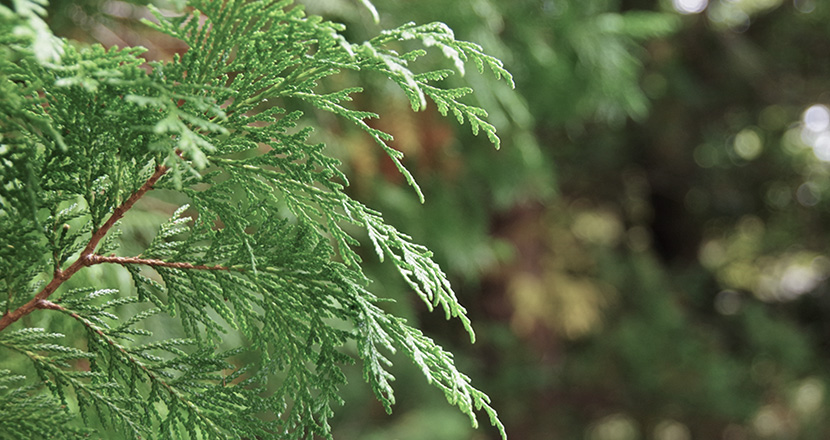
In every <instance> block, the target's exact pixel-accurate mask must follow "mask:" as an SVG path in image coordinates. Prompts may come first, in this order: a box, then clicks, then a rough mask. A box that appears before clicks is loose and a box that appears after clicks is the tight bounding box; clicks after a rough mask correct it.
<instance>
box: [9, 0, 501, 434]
mask: <svg viewBox="0 0 830 440" xmlns="http://www.w3.org/2000/svg"><path fill="white" fill-rule="evenodd" d="M364 3H365V4H367V5H369V7H370V10H372V11H373V8H372V7H371V4H370V3H369V2H364ZM27 4H30V5H31V3H27ZM190 4H191V6H192V8H191V9H189V11H190V12H188V13H186V14H183V15H180V16H172V17H171V16H170V14H163V13H161V12H160V11H158V10H154V13H155V17H156V21H154V22H149V21H148V22H147V23H148V24H149V25H150V26H151V27H153V28H155V29H156V30H158V31H160V32H163V33H165V34H167V35H169V36H171V37H174V38H177V39H179V40H181V41H183V42H184V43H185V44H186V45H187V46H188V50H187V51H186V52H185V53H183V54H181V55H177V56H176V57H175V59H174V60H173V61H171V62H150V63H147V64H146V65H145V60H143V59H142V58H141V54H142V53H143V52H142V49H139V48H127V49H117V48H113V49H104V48H102V47H100V46H91V47H88V48H76V47H74V46H71V45H68V44H65V43H64V42H61V44H60V45H59V49H60V50H59V51H58V52H56V53H59V54H60V59H59V60H55V59H54V58H53V59H52V60H51V61H47V60H46V59H47V58H48V57H45V56H43V53H42V52H40V50H41V49H39V48H38V47H39V46H38V44H40V43H39V41H40V40H39V39H40V38H41V37H39V36H38V34H37V31H38V30H37V29H36V26H38V25H37V24H36V23H37V20H36V19H32V17H39V15H37V14H35V15H31V14H29V15H26V13H22V12H17V13H15V12H12V11H11V10H9V9H7V8H5V7H3V6H0V28H2V30H4V31H6V30H13V29H15V28H16V27H19V26H23V27H27V28H28V29H30V30H32V31H33V32H30V33H28V34H27V33H25V32H24V33H14V34H9V35H7V34H6V33H0V44H3V45H4V47H6V48H8V50H6V51H3V50H0V57H3V56H6V55H7V54H13V57H14V59H9V58H0V92H2V93H3V94H4V96H9V99H3V100H0V113H2V114H1V115H0V116H2V117H0V177H1V178H2V181H3V185H0V202H2V204H0V237H4V240H7V242H6V243H4V244H3V245H2V246H0V272H2V273H3V274H4V277H3V278H2V279H0V292H3V296H2V298H0V306H2V310H3V314H2V316H0V351H2V352H3V355H4V356H5V355H6V354H7V353H9V354H12V355H14V356H17V357H19V358H20V359H21V361H20V362H25V363H26V364H28V365H31V367H32V368H33V371H34V372H35V373H36V377H34V376H33V377H25V376H22V375H18V374H17V373H11V372H9V373H6V372H5V370H2V369H0V393H7V394H6V395H8V396H9V397H8V399H7V401H5V402H0V428H2V427H5V426H11V427H10V428H9V431H8V432H12V433H13V435H17V436H23V435H24V434H26V433H35V434H36V435H39V434H38V433H40V432H41V431H38V430H39V429H40V427H36V426H32V425H31V419H30V418H28V417H29V414H31V412H32V411H34V410H35V408H38V409H37V411H38V412H39V413H40V412H41V409H42V412H43V414H44V417H46V419H44V420H56V421H57V420H60V421H64V420H69V421H71V423H70V424H71V425H72V426H82V425H86V426H100V427H102V429H104V430H107V432H114V433H117V437H118V438H193V439H197V438H204V439H223V438H274V439H311V438H331V427H330V426H329V420H330V419H331V417H332V415H333V413H334V409H335V407H336V406H337V405H340V404H342V403H343V402H342V399H341V397H340V396H339V394H338V392H339V388H340V387H341V386H342V385H343V384H345V381H346V379H345V374H344V373H343V371H342V367H343V366H344V365H347V364H350V363H353V362H355V360H357V361H358V362H359V363H361V364H362V366H363V372H364V378H365V380H366V381H367V382H368V384H369V385H370V386H371V387H372V389H373V390H374V392H375V395H376V396H377V397H378V399H379V400H380V401H381V402H382V404H383V405H384V407H385V408H386V409H387V410H391V406H392V404H393V403H394V401H395V397H394V392H393V389H392V387H391V381H392V376H391V373H390V372H389V366H390V363H389V360H388V357H387V356H388V355H389V353H392V352H395V351H400V352H402V353H404V354H405V355H406V356H407V357H409V358H410V359H412V361H413V362H414V363H415V365H417V366H418V367H419V368H420V369H421V371H422V372H423V374H424V376H425V377H426V379H427V381H428V382H429V383H431V384H432V385H434V386H435V387H437V388H438V389H440V390H441V391H442V392H443V393H444V395H445V396H446V398H447V400H448V401H449V402H450V403H451V404H453V405H456V406H457V407H458V408H460V410H461V411H462V412H464V413H465V414H467V415H468V416H469V417H470V419H471V421H472V423H473V425H476V423H477V422H476V418H475V412H476V411H479V410H483V411H484V412H485V413H487V414H488V416H489V418H490V421H491V423H492V424H493V425H494V426H496V427H497V428H498V429H499V431H500V433H501V435H502V436H503V437H504V436H505V433H504V428H503V426H502V425H501V423H500V422H499V421H498V419H497V417H496V413H495V410H493V408H492V407H491V406H490V404H489V400H488V398H487V396H486V395H485V394H483V393H482V392H481V391H479V390H477V389H475V388H474V387H473V386H472V385H471V383H470V379H469V378H468V377H467V376H465V375H464V374H462V373H460V372H459V371H458V370H457V369H456V367H455V366H454V364H453V360H452V356H451V355H450V354H449V353H447V352H446V351H444V350H443V349H442V348H440V347H439V346H438V345H436V344H435V343H434V342H433V341H432V340H431V339H430V338H428V337H427V336H425V335H424V334H422V333H421V332H420V331H418V330H417V329H415V328H413V327H411V326H409V325H408V324H406V323H405V322H404V321H403V320H402V319H400V318H397V317H395V316H392V315H390V314H388V313H387V312H384V311H383V310H382V309H381V308H379V307H378V302H379V301H380V299H379V296H376V294H373V293H371V292H370V291H369V287H370V286H369V281H368V278H367V277H366V275H365V274H364V273H363V272H362V269H361V256H360V254H359V253H358V246H359V244H360V243H361V240H365V241H366V242H368V243H370V244H371V247H372V248H373V249H374V251H375V252H376V254H377V256H378V258H380V259H381V260H386V261H387V262H388V264H392V265H394V266H395V267H396V269H397V270H398V272H399V273H400V275H401V276H402V278H403V279H404V280H405V281H406V283H407V284H408V285H409V286H410V287H411V289H412V290H413V291H414V292H415V293H416V294H417V295H418V296H419V297H420V298H421V299H422V300H423V301H424V303H426V304H427V305H428V307H429V308H430V309H432V308H434V307H439V308H441V309H442V310H443V311H444V313H445V315H446V317H447V318H451V317H455V318H458V319H459V320H460V321H461V323H462V325H463V326H464V328H465V329H466V330H467V331H468V332H469V334H470V337H471V339H474V333H473V331H472V327H471V324H470V320H469V319H468V318H467V316H466V311H465V309H464V308H463V307H462V306H461V305H460V304H459V303H458V301H457V298H456V295H455V293H454V292H453V290H452V287H451V286H450V284H449V281H448V280H447V276H446V274H445V273H444V272H443V271H442V270H441V268H440V267H439V266H438V265H437V264H436V263H435V261H434V260H433V259H432V254H431V253H430V251H429V250H428V249H426V248H425V247H423V246H421V245H419V244H417V243H414V242H413V240H412V238H411V237H410V236H408V235H406V234H405V233H403V232H401V231H398V230H397V229H395V228H393V227H392V226H391V225H389V224H387V223H386V222H385V221H384V219H383V217H382V215H381V213H379V212H376V211H374V210H372V209H371V208H369V207H367V206H366V205H364V204H362V203H360V202H358V201H356V200H354V199H352V198H351V197H350V196H349V195H348V194H346V193H345V192H344V188H345V186H347V185H348V179H347V176H346V175H344V174H343V172H342V171H341V170H340V163H339V162H338V161H337V160H336V159H335V158H333V157H331V156H330V155H329V154H328V152H327V150H326V148H325V146H324V145H322V144H315V143H313V142H310V135H311V130H312V129H311V128H310V127H309V126H305V125H303V124H304V119H303V117H304V116H303V110H304V109H308V108H314V109H317V110H320V111H324V112H328V113H330V114H332V115H334V116H336V117H338V118H341V119H342V120H344V121H348V122H349V123H351V124H354V125H355V126H357V127H359V128H360V129H362V130H363V131H364V132H365V133H366V134H367V135H368V137H369V138H370V142H374V143H375V144H377V145H378V146H379V147H380V148H381V149H382V150H383V151H384V152H386V154H388V155H389V157H390V158H391V159H392V161H393V162H394V163H395V165H396V166H397V167H398V169H399V170H400V171H401V172H402V173H403V175H404V176H405V178H406V180H407V181H408V182H409V184H411V185H412V186H413V187H415V188H416V191H418V194H419V195H420V190H418V189H417V184H416V183H415V181H414V178H413V177H412V175H411V174H410V173H409V171H407V170H406V168H405V167H404V164H403V155H402V153H401V152H399V151H397V150H395V149H394V148H392V146H391V145H390V141H391V140H392V137H391V135H389V134H387V133H385V132H383V131H380V130H378V129H377V128H374V127H373V126H371V125H370V124H369V123H367V121H368V120H369V119H372V118H377V117H378V115H377V114H375V113H373V112H371V111H366V110H363V109H358V108H354V107H352V106H351V104H352V99H353V98H354V96H356V95H358V94H360V93H362V92H363V91H362V89H360V88H357V87H345V88H342V89H339V90H333V91H332V90H328V89H327V88H326V87H327V86H328V84H329V83H333V82H332V81H330V78H332V77H334V76H336V75H338V74H339V73H341V72H343V71H354V72H364V71H373V72H376V73H379V74H381V75H383V76H385V77H386V78H388V79H389V80H391V81H392V82H394V83H395V84H397V85H398V86H400V88H401V89H402V90H403V92H404V94H405V95H406V96H407V97H408V98H409V100H410V103H411V105H412V108H413V110H421V109H423V108H424V107H425V106H426V102H427V98H429V99H431V100H432V101H433V102H434V103H435V104H436V106H437V108H438V110H439V112H440V113H442V114H444V115H448V114H450V113H452V115H453V116H455V118H456V119H457V120H458V121H459V122H460V123H469V124H470V127H471V129H472V130H473V132H474V133H478V132H479V131H483V132H485V133H486V134H487V136H488V138H489V139H490V141H491V142H492V143H494V144H495V145H496V146H498V144H499V139H498V137H497V136H496V134H495V129H494V128H493V126H492V125H491V124H490V123H488V122H487V121H486V115H487V114H486V112H485V111H484V110H483V109H480V108H478V107H475V106H473V105H470V104H465V103H463V102H462V101H461V99H462V98H463V97H464V96H466V95H468V94H469V93H470V92H471V90H469V89H466V88H460V89H443V88H441V87H439V84H440V83H441V80H443V79H444V78H446V77H447V76H448V75H449V74H450V73H451V72H453V71H452V70H437V71H430V72H420V73H416V72H415V71H413V70H412V66H414V65H416V63H415V62H416V61H417V59H418V58H419V57H421V56H423V55H424V54H425V49H426V50H429V49H432V48H434V49H437V50H438V51H440V53H441V54H443V55H444V56H445V57H447V58H448V59H449V60H450V62H451V64H452V65H453V67H454V68H455V70H456V71H458V72H460V73H462V74H463V73H464V66H465V63H468V62H472V63H473V64H475V65H476V67H477V68H478V69H479V70H480V71H483V70H485V69H489V70H490V71H492V73H494V74H495V75H496V76H497V77H499V78H504V79H505V80H506V81H507V82H509V83H510V84H511V85H512V78H511V76H510V74H509V73H508V72H507V71H506V70H505V69H504V67H503V66H502V64H501V62H500V61H498V60H497V59H495V58H493V57H491V56H489V55H487V54H485V53H484V52H483V51H482V49H481V47H479V46H478V45H475V44H473V43H468V42H464V41H458V40H456V39H455V37H454V35H453V33H452V31H451V30H450V29H449V28H448V27H446V26H445V25H443V24H440V23H434V24H429V25H425V26H416V25H414V24H407V25H404V26H402V27H400V28H397V29H394V30H391V31H387V32H383V33H382V34H381V35H380V36H378V37H377V38H374V39H371V40H369V41H366V42H363V43H359V44H357V43H351V42H349V41H347V39H346V38H345V37H344V36H343V35H342V34H341V32H342V31H343V26H342V25H339V24H335V23H331V22H327V21H324V20H323V19H322V18H320V17H315V16H308V15H306V14H305V12H304V11H303V9H302V8H301V7H299V6H296V5H293V3H292V2H291V1H290V0H284V1H250V2H249V1H235V0H229V1H224V2H217V1H207V0H204V1H198V0H194V1H191V3H190ZM36 9H37V8H34V9H31V10H34V11H35V12H37V11H36ZM375 15H376V13H375ZM33 20H34V21H33ZM32 23H35V24H32ZM12 35H14V36H12ZM50 35H51V34H50ZM50 41H52V40H50ZM407 41H411V42H416V43H420V45H421V46H422V48H417V49H414V50H410V51H408V52H404V53H398V52H397V50H399V46H400V44H401V43H402V42H407ZM147 66H149V71H148V70H145V69H146V67H147ZM155 189H164V190H168V191H169V192H171V193H176V194H177V195H178V196H179V197H181V198H186V199H187V204H186V205H183V206H181V207H180V208H179V209H177V210H176V211H175V212H174V213H173V214H172V216H171V217H170V219H169V220H168V221H166V222H163V223H161V224H159V225H158V227H157V230H156V233H155V235H154V236H153V237H152V238H151V239H149V240H148V242H147V244H146V246H144V248H143V249H142V250H141V251H140V252H139V253H137V254H135V255H119V254H118V253H119V252H123V250H122V249H123V248H121V247H120V243H121V241H120V240H119V233H120V232H119V231H120V226H121V225H122V224H124V223H125V222H127V221H128V217H129V216H130V213H131V210H132V209H133V207H134V206H135V205H136V203H137V202H138V201H139V200H140V199H142V198H143V197H145V195H146V194H148V193H149V192H151V191H152V190H155ZM421 197H423V196H422V195H421ZM91 266H96V267H98V268H105V269H108V270H111V271H117V270H118V269H117V268H118V267H120V268H123V271H122V272H119V273H122V274H123V273H125V274H126V277H127V279H129V280H130V281H131V282H132V284H133V287H134V289H135V293H134V294H133V293H129V292H119V291H118V289H112V288H109V287H111V286H100V287H93V286H89V287H77V286H72V287H73V288H71V289H70V288H69V287H68V286H67V284H65V283H66V282H67V281H68V280H69V279H70V278H73V277H76V276H78V277H80V276H81V275H79V274H81V273H84V272H82V271H84V270H85V269H86V268H89V267H91ZM73 281H74V280H73ZM30 313H36V314H43V315H45V314H51V315H49V316H52V317H54V322H56V323H59V325H60V326H61V327H60V328H61V332H57V331H51V330H48V329H47V326H48V325H50V323H51V322H52V321H49V320H46V321H44V324H43V328H41V327H25V326H23V327H22V328H21V327H20V326H19V322H21V321H20V320H21V318H22V317H24V316H26V315H29V314H30ZM65 329H74V330H73V331H74V332H75V333H77V334H80V335H82V336H81V337H80V338H79V339H78V338H75V339H73V338H71V337H70V336H64V333H66V334H68V330H65ZM355 347H356V348H355ZM24 381H37V382H32V383H33V384H32V385H29V384H28V383H29V382H27V384H26V385H25V386H21V387H18V388H16V389H14V390H12V389H11V388H2V387H3V386H5V385H3V384H4V383H12V382H21V383H22V382H24ZM7 389H8V390H11V391H8V392H7V391H6V390H7ZM27 397H30V398H31V399H32V400H30V401H26V400H25V399H24V398H27ZM70 408H78V410H77V411H78V414H77V417H74V416H73V413H72V411H71V410H70ZM13 412H14V413H16V414H18V415H17V416H13V417H12V416H8V417H9V418H8V419H4V418H2V417H4V416H3V415H4V414H12V413H13ZM4 423H5V425H4ZM74 432H76V431H67V434H66V436H67V438H71V436H70V434H71V433H74ZM83 432H84V431H83V429H80V428H78V430H77V433H81V434H82V433H83ZM71 435H74V434H71Z"/></svg>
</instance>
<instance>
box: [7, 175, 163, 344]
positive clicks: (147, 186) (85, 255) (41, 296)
mask: <svg viewBox="0 0 830 440" xmlns="http://www.w3.org/2000/svg"><path fill="white" fill-rule="evenodd" d="M167 169H168V168H167V167H166V166H164V165H159V166H157V167H156V171H155V172H154V173H153V175H152V176H150V178H149V179H147V181H146V182H144V184H143V185H141V188H139V189H138V190H137V191H136V192H134V193H133V194H132V195H130V197H129V198H127V200H125V201H124V203H122V204H121V205H120V206H118V207H117V208H115V211H113V213H112V215H111V216H110V217H109V218H108V219H107V221H106V222H104V224H103V225H101V227H99V228H98V230H97V231H95V232H94V233H93V234H92V237H91V238H90V239H89V243H87V245H86V247H84V249H83V250H82V251H81V255H80V256H79V257H78V259H77V260H75V262H74V263H72V264H71V265H70V266H69V267H67V268H66V270H61V268H60V267H55V274H54V277H53V278H52V281H50V282H49V284H47V285H46V287H44V288H43V290H41V291H40V292H38V293H37V295H35V297H34V298H32V299H31V300H30V301H29V302H27V303H26V304H23V305H22V306H20V307H18V308H16V309H15V310H12V311H6V313H4V314H3V316H2V317H0V331H3V329H5V328H6V327H8V326H10V325H12V324H13V323H15V322H16V321H17V320H19V319H20V318H22V317H24V316H26V315H28V314H29V313H32V312H33V311H34V310H36V309H43V308H49V307H45V304H50V302H49V301H46V299H47V298H49V296H50V295H52V294H53V293H55V290H57V289H58V287H60V285H61V284H63V283H64V282H65V281H66V280H68V279H69V278H71V277H72V276H73V275H75V273H77V272H78V271H79V270H81V269H82V268H84V267H87V266H90V265H92V264H95V248H96V247H97V246H98V243H100V242H101V240H102V239H103V238H104V236H106V235H107V232H109V230H110V229H111V228H112V227H113V225H115V222H117V221H118V220H120V219H121V217H123V216H124V214H125V213H126V212H127V211H129V210H130V208H132V207H133V205H134V204H135V202H137V201H138V199H140V198H141V197H143V196H144V194H146V193H147V191H149V190H151V189H152V188H153V185H155V184H156V182H158V180H159V179H161V177H162V176H164V173H166V172H167Z"/></svg>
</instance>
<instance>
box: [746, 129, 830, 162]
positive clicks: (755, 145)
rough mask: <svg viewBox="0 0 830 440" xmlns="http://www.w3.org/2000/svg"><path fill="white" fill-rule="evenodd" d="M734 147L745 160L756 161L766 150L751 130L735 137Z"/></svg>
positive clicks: (759, 138)
mask: <svg viewBox="0 0 830 440" xmlns="http://www.w3.org/2000/svg"><path fill="white" fill-rule="evenodd" d="M828 141H830V139H828ZM732 146H733V148H734V149H735V154H737V155H738V156H740V158H741V159H743V160H752V159H755V158H756V157H758V155H759V154H761V150H763V148H764V145H763V141H762V140H761V136H760V135H759V134H758V133H757V132H756V131H755V130H753V129H751V128H747V129H744V130H741V132H740V133H738V134H737V135H736V136H735V142H734V143H733V145H732ZM829 146H830V145H829Z"/></svg>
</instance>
